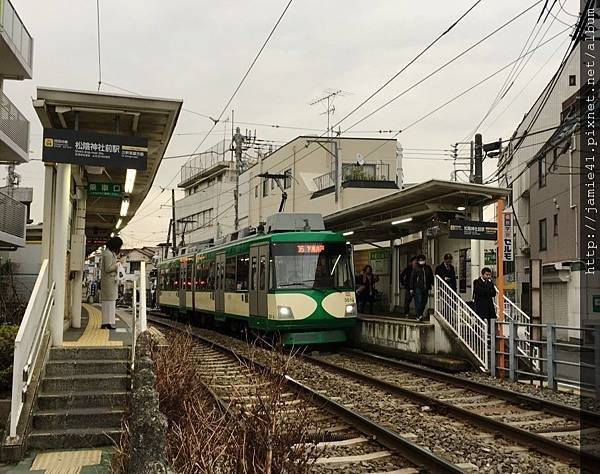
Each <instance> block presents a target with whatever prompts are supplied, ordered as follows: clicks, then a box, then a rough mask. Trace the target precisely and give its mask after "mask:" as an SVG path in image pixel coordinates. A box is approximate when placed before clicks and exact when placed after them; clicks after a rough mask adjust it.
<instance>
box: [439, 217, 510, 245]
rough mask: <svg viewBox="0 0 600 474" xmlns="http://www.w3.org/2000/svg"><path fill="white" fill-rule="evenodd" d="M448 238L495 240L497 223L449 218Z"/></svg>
mask: <svg viewBox="0 0 600 474" xmlns="http://www.w3.org/2000/svg"><path fill="white" fill-rule="evenodd" d="M449 225H450V231H449V232H448V238H449V239H470V240H496V239H497V238H498V225H497V224H496V223H495V222H483V221H464V220H458V219H452V220H450V224H449Z"/></svg>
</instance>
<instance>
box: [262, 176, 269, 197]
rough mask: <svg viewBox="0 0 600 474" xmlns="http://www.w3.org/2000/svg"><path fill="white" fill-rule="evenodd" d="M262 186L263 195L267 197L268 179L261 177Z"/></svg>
mask: <svg viewBox="0 0 600 474" xmlns="http://www.w3.org/2000/svg"><path fill="white" fill-rule="evenodd" d="M262 187H263V197H267V196H268V195H269V180H268V179H263V183H262Z"/></svg>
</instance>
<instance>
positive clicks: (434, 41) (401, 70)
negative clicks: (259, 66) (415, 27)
mask: <svg viewBox="0 0 600 474" xmlns="http://www.w3.org/2000/svg"><path fill="white" fill-rule="evenodd" d="M540 1H541V0H540ZM480 3H481V0H477V1H476V2H475V3H474V4H473V5H471V7H470V8H469V9H468V10H467V11H465V12H464V13H463V14H462V15H461V16H460V17H458V19H457V20H456V21H454V23H452V24H451V25H450V26H449V27H448V28H446V29H445V30H444V31H443V32H442V33H440V34H439V35H438V36H437V37H436V38H435V39H434V40H433V41H432V42H431V43H429V44H428V45H427V46H426V47H425V48H424V49H423V50H421V51H420V52H419V53H418V54H417V55H416V56H415V57H414V58H412V59H411V60H410V61H409V62H408V63H407V64H405V65H404V66H403V67H402V68H401V69H400V70H399V71H398V72H396V73H395V74H394V75H393V76H392V77H390V78H389V79H388V80H387V81H385V82H384V83H383V84H382V85H381V86H379V87H378V88H377V89H376V90H375V92H373V93H371V95H369V96H368V97H367V98H366V99H364V100H363V101H362V102H361V103H360V104H358V105H357V106H356V107H354V108H353V109H352V110H351V111H350V112H348V113H347V114H346V115H344V116H343V117H342V118H341V119H340V120H339V121H338V122H337V123H336V124H335V125H333V127H332V128H335V127H337V126H338V125H340V124H341V123H342V122H343V121H344V120H346V119H347V118H348V117H350V116H351V115H353V114H354V112H356V111H357V110H358V109H360V108H361V107H362V106H363V105H365V104H366V103H367V102H369V101H370V100H371V99H372V98H373V97H375V96H376V95H377V94H379V93H380V92H381V91H382V90H383V89H385V88H386V87H387V86H388V85H389V84H390V83H392V82H393V81H394V80H395V79H396V78H397V77H398V76H399V75H400V74H402V73H403V72H404V71H406V70H407V69H408V68H409V67H410V66H411V65H412V64H414V63H415V62H416V61H417V60H418V59H419V58H420V57H421V56H423V55H424V54H425V53H426V52H427V51H429V49H431V48H432V47H433V46H434V45H435V44H436V43H437V42H438V41H440V40H441V39H442V38H443V37H444V36H445V35H446V34H448V33H449V32H450V31H452V30H453V29H454V27H455V26H456V25H458V24H459V23H460V22H461V20H462V19H463V18H465V17H466V16H467V15H468V14H469V13H470V12H471V11H472V10H473V9H474V8H475V7H476V6H477V5H479V4H480ZM351 128H352V127H351Z"/></svg>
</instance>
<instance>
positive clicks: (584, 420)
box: [341, 349, 600, 427]
mask: <svg viewBox="0 0 600 474" xmlns="http://www.w3.org/2000/svg"><path fill="white" fill-rule="evenodd" d="M341 352H342V353H347V354H350V355H358V356H360V357H364V358H365V359H372V360H375V361H379V362H385V363H387V364H390V365H393V366H396V367H399V368H401V369H403V370H407V371H409V372H412V373H414V374H417V375H423V376H425V377H429V378H432V379H434V380H437V381H438V382H443V383H448V384H451V385H455V386H458V387H461V388H464V389H466V390H472V391H474V392H478V393H481V394H483V395H490V396H493V397H497V398H501V399H503V400H506V401H508V402H510V403H512V404H516V405H522V406H524V407H531V408H532V409H535V410H537V411H543V412H546V413H549V414H552V415H556V416H562V417H569V418H572V419H573V420H576V421H579V422H581V424H582V425H584V426H586V427H588V426H596V427H600V413H595V412H592V411H589V410H581V409H580V408H576V407H572V406H569V405H563V404H562V403H557V402H553V401H550V400H543V399H541V398H538V397H534V396H532V395H527V394H524V393H520V392H513V391H512V390H509V389H506V388H503V387H498V386H494V385H488V384H485V383H482V382H476V381H474V380H469V379H466V378H463V377H458V376H456V375H451V374H447V373H445V372H441V371H439V370H435V369H431V368H429V367H422V366H418V365H415V364H411V363H408V362H405V361H401V360H396V359H391V358H389V357H385V356H381V355H378V354H373V353H370V352H365V351H362V350H360V349H343V350H341Z"/></svg>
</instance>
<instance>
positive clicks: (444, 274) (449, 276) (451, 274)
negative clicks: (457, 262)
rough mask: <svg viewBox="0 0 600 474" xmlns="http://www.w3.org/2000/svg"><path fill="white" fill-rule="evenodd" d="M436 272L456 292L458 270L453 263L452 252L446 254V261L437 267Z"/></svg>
mask: <svg viewBox="0 0 600 474" xmlns="http://www.w3.org/2000/svg"><path fill="white" fill-rule="evenodd" d="M435 274H436V275H437V276H439V277H440V278H441V279H442V280H443V281H444V282H445V283H446V284H447V285H448V286H449V287H450V288H452V291H454V293H456V271H455V270H454V265H452V254H451V253H447V254H446V255H444V261H443V262H442V263H440V264H439V265H438V266H437V267H436V268H435Z"/></svg>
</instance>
